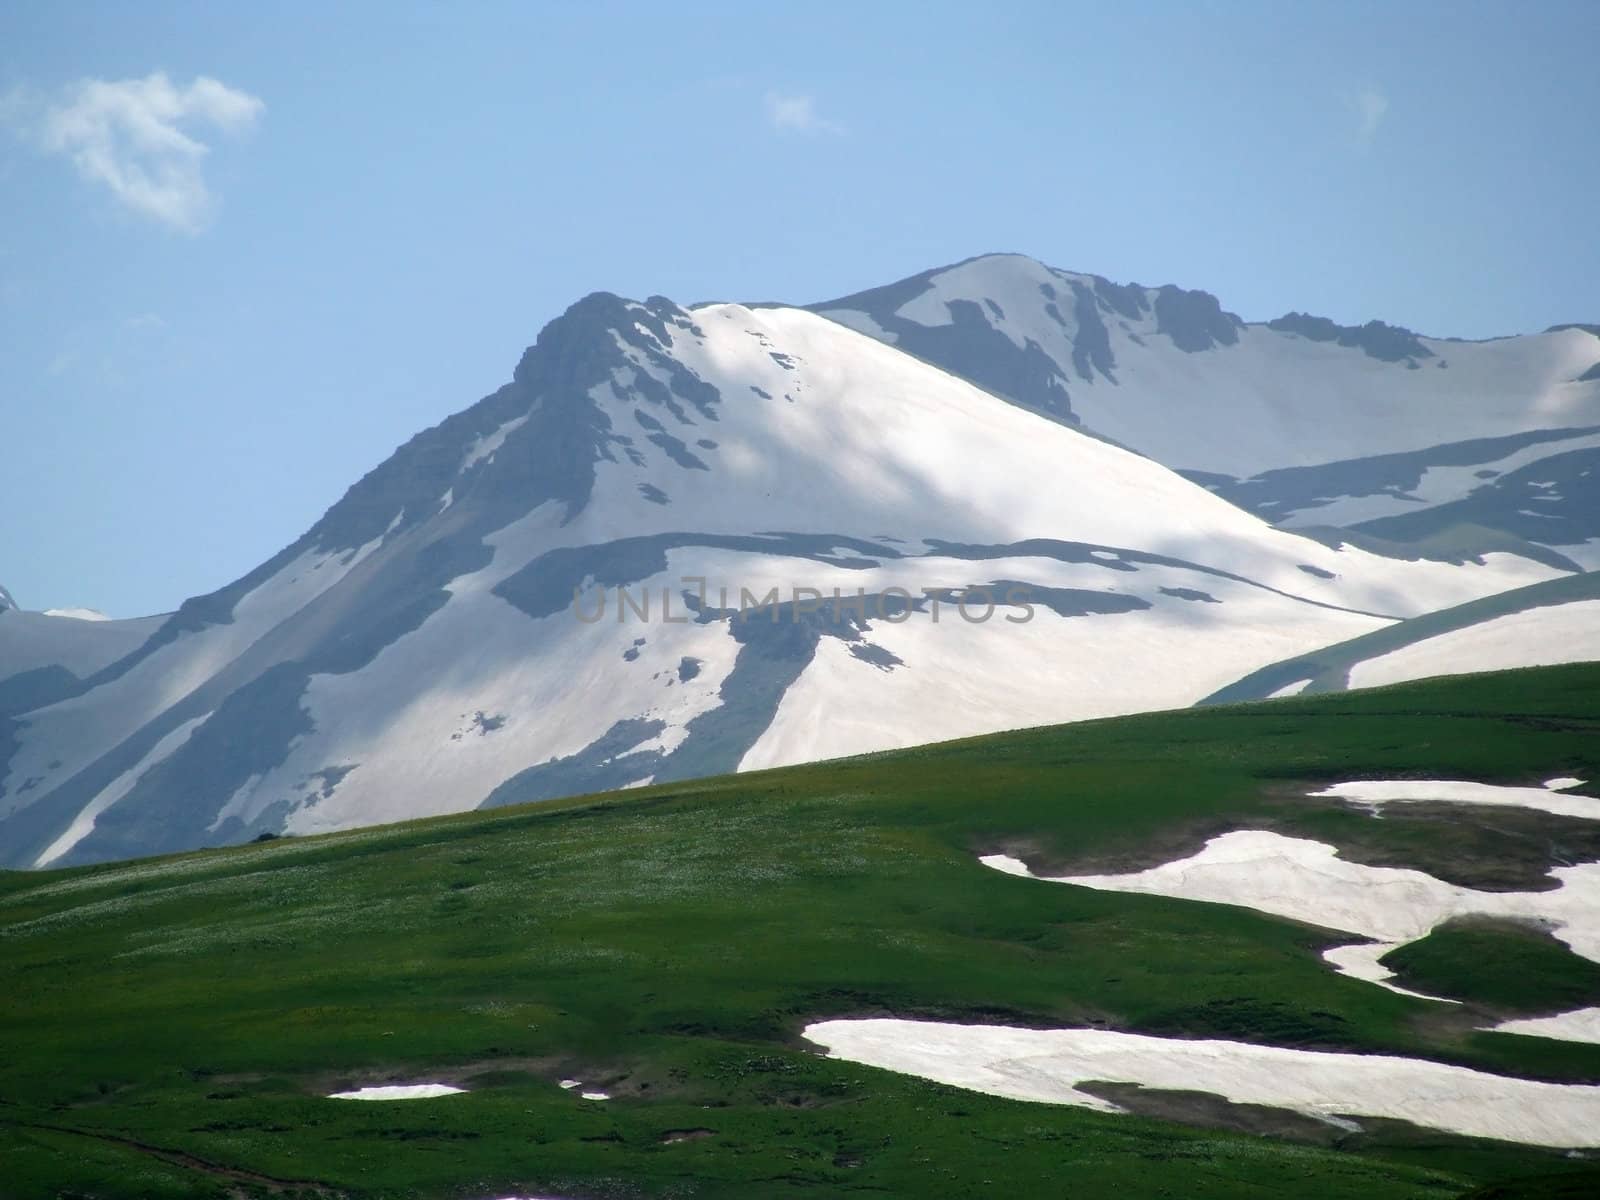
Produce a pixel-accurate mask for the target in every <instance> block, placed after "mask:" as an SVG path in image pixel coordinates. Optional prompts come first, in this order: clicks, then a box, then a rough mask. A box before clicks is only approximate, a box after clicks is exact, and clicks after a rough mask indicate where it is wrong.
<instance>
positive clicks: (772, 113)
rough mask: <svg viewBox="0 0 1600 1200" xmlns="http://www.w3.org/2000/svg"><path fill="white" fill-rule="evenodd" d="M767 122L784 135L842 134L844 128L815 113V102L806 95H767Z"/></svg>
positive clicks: (779, 93)
mask: <svg viewBox="0 0 1600 1200" xmlns="http://www.w3.org/2000/svg"><path fill="white" fill-rule="evenodd" d="M767 120H768V121H770V122H772V127H773V128H774V129H777V130H779V131H781V132H784V133H806V134H816V133H835V134H837V133H843V132H844V127H843V126H842V125H839V124H837V123H835V122H833V121H829V120H826V119H824V118H823V117H822V116H820V115H819V114H818V113H817V103H816V101H815V100H814V99H813V98H812V97H810V96H806V95H798V94H796V95H786V94H784V93H782V92H768V93H767Z"/></svg>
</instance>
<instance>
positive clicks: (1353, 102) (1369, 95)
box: [1347, 85, 1389, 146]
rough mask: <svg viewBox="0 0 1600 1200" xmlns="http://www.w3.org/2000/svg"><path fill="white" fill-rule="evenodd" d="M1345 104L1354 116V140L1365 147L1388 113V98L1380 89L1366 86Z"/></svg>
mask: <svg viewBox="0 0 1600 1200" xmlns="http://www.w3.org/2000/svg"><path fill="white" fill-rule="evenodd" d="M1347 103H1348V104H1349V106H1350V109H1351V111H1352V112H1354V113H1355V115H1356V121H1357V122H1358V124H1357V126H1356V140H1357V141H1358V142H1360V143H1361V144H1362V145H1363V146H1365V145H1367V144H1368V143H1370V142H1371V141H1372V139H1373V138H1374V137H1375V136H1376V135H1377V132H1378V126H1379V125H1381V124H1383V118H1384V117H1385V116H1387V115H1388V112H1389V97H1388V96H1386V95H1384V93H1383V91H1382V89H1380V88H1377V87H1373V86H1371V85H1368V86H1367V87H1364V88H1362V89H1361V90H1360V91H1359V92H1357V93H1356V94H1355V95H1354V96H1351V97H1350V98H1349V99H1348V101H1347Z"/></svg>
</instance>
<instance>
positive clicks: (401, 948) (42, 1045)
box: [0, 665, 1600, 1200]
mask: <svg viewBox="0 0 1600 1200" xmlns="http://www.w3.org/2000/svg"><path fill="white" fill-rule="evenodd" d="M1407 775H1410V776H1416V777H1434V778H1438V777H1460V778H1472V779H1482V780H1488V781H1499V782H1508V783H1536V782H1537V781H1539V780H1542V779H1544V778H1547V777H1549V776H1552V775H1576V776H1579V777H1582V778H1584V779H1586V780H1591V781H1592V780H1596V779H1600V667H1597V666H1593V665H1581V666H1568V667H1555V668H1540V669H1533V670H1524V671H1514V672H1503V673H1498V674H1492V675H1478V676H1464V677H1455V678H1450V679H1443V680H1435V681H1427V682H1422V683H1416V684H1407V685H1402V686H1398V687H1392V688H1385V689H1377V690H1371V691H1362V692H1353V693H1335V694H1330V695H1323V696H1316V697H1309V698H1295V699H1288V700H1279V701H1269V702H1264V703H1257V704H1250V705H1240V706H1234V707H1218V708H1205V709H1195V710H1185V711H1180V712H1171V713H1157V714H1150V715H1141V716H1136V717H1127V718H1118V719H1114V720H1105V721H1094V722H1086V723H1082V724H1076V725H1069V726H1061V727H1054V728H1044V729H1033V730H1025V731H1020V732H1015V733H1007V734H1000V735H996V736H991V737H984V738H977V739H971V740H967V741H962V742H953V743H946V744H941V745H936V746H931V747H924V748H919V749H914V750H908V751H902V752H895V753H888V754H878V755H872V756H866V757H861V758H856V759H848V760H840V761H836V762H829V763H823V764H818V765H813V766H807V767H798V768H789V769H783V770H776V771H766V772H759V773H752V774H748V775H739V776H729V777H722V778H716V779H709V780H705V781H700V782H694V783H688V784H674V785H665V786H660V787H652V788H641V789H636V790H630V791H626V792H623V793H618V794H611V795H605V796H597V797H595V796H592V797H580V798H576V799H573V800H567V801H560V802H554V803H547V804H540V805H533V806H527V807H522V808H511V809H497V810H494V811H491V812H486V813H470V814H466V815H463V816H458V817H447V818H436V819H431V820H425V821H416V822H411V823H407V824H403V825H394V826H386V827H382V828H376V829H367V830H358V831H354V832H350V833H345V834H335V835H329V836H325V837H316V838H283V839H279V840H276V841H270V842H264V843H259V844H252V845H248V846H242V847H237V848H232V849H223V850H214V851H204V852H199V853H192V854H185V855H179V856H173V857H168V858H162V859H152V860H142V861H137V862H131V863H117V864H110V865H105V866H98V867H91V868H77V869H71V870H64V871H46V872H28V873H20V872H7V873H0V1197H4V1198H5V1200H46V1198H49V1200H55V1198H58V1197H79V1198H85V1197H96V1198H108V1200H109V1198H120V1197H129V1198H138V1200H162V1198H168V1197H172V1198H177V1197H195V1198H198V1197H224V1196H277V1197H285V1196H306V1197H312V1196H319V1197H351V1198H356V1197H360V1198H378V1197H419V1198H427V1200H433V1198H438V1200H490V1198H493V1197H503V1196H511V1195H518V1196H548V1197H564V1198H572V1200H589V1198H598V1197H606V1198H611V1197H616V1198H633V1197H637V1198H641V1200H642V1198H647V1197H674V1198H688V1197H705V1198H707V1200H711V1198H724V1197H726V1198H733V1197H737V1198H740V1200H745V1198H757V1200H764V1198H767V1197H773V1198H778V1197H831V1196H861V1197H901V1196H905V1197H946V1196H949V1197H961V1196H971V1197H978V1196H1004V1197H1030V1198H1031V1197H1073V1198H1085V1200H1088V1198H1096V1197H1105V1196H1116V1197H1119V1198H1120V1197H1129V1198H1137V1197H1161V1196H1170V1197H1281V1196H1297V1197H1352V1198H1354V1197H1359V1198H1361V1200H1384V1198H1388V1197H1395V1198H1401V1197H1406V1198H1424V1197H1436V1198H1440V1200H1443V1198H1447V1197H1457V1196H1462V1195H1465V1194H1468V1193H1472V1192H1474V1191H1478V1192H1480V1193H1481V1194H1482V1195H1483V1196H1491V1195H1493V1196H1500V1197H1504V1198H1506V1200H1510V1198H1512V1197H1532V1196H1548V1197H1555V1196H1562V1195H1573V1196H1576V1195H1594V1194H1600V1171H1597V1167H1596V1162H1597V1161H1600V1159H1597V1160H1590V1159H1584V1158H1569V1157H1566V1156H1564V1155H1563V1154H1561V1153H1559V1152H1553V1151H1548V1150H1539V1149H1533V1148H1524V1147H1517V1146H1513V1145H1509V1144H1505V1143H1498V1142H1488V1141H1473V1140H1469V1139H1466V1138H1460V1137H1455V1136H1451V1135H1447V1134H1442V1133H1438V1132H1433V1131H1428V1130H1422V1129H1417V1128H1413V1127H1409V1126H1404V1125H1399V1124H1383V1123H1371V1124H1370V1125H1369V1126H1368V1127H1367V1128H1366V1129H1365V1130H1364V1132H1360V1133H1352V1132H1348V1131H1343V1130H1339V1129H1336V1128H1333V1127H1331V1126H1329V1127H1327V1128H1326V1129H1319V1128H1307V1126H1311V1125H1315V1123H1314V1122H1288V1123H1283V1124H1278V1123H1275V1122H1273V1121H1271V1120H1270V1119H1269V1117H1270V1114H1269V1115H1268V1116H1263V1115H1262V1114H1261V1113H1259V1112H1256V1113H1252V1112H1243V1111H1236V1110H1233V1109H1231V1107H1230V1106H1228V1105H1225V1104H1221V1103H1219V1104H1217V1105H1214V1106H1210V1107H1209V1108H1205V1106H1201V1107H1202V1108H1204V1109H1205V1111H1204V1112H1202V1113H1201V1114H1200V1116H1199V1117H1196V1118H1193V1119H1192V1120H1189V1121H1186V1122H1185V1123H1179V1122H1177V1121H1174V1120H1170V1119H1166V1118H1165V1117H1163V1116H1161V1115H1159V1113H1158V1112H1157V1111H1156V1110H1157V1109H1159V1107H1160V1106H1159V1105H1155V1106H1153V1107H1152V1108H1151V1110H1150V1111H1148V1112H1145V1113H1144V1115H1132V1114H1128V1115H1119V1114H1106V1113H1097V1112H1091V1111H1086V1110H1081V1109H1076V1108H1071V1107H1063V1106H1055V1105H1043V1104H1028V1103H1020V1102H1014V1101H1008V1100H1002V1099H997V1098H993V1097H989V1096H985V1095H980V1094H975V1093H970V1092H965V1091H960V1090H957V1089H953V1088H949V1087H944V1086H940V1085H936V1084H931V1083H927V1082H923V1081H920V1080H917V1079H914V1078H909V1077H903V1076H897V1075H892V1074H889V1073H886V1072H882V1071H877V1070H873V1069H870V1068H865V1067H860V1066H856V1065H853V1064H850V1063H845V1062H839V1061H834V1060H830V1059H826V1058H823V1057H821V1056H820V1055H819V1054H818V1053H817V1052H816V1051H815V1048H814V1047H810V1046H808V1044H807V1043H806V1042H805V1041H804V1039H803V1037H802V1036H801V1030H802V1029H803V1027H804V1026H805V1025H807V1024H808V1023H810V1022H811V1021H814V1020H820V1019H824V1018H829V1017H841V1016H854V1015H889V1014H893V1015H899V1016H924V1017H932V1018H938V1019H943V1020H971V1021H987V1022H1000V1023H1011V1024H1021V1025H1029V1026H1039V1027H1048V1026H1062V1025H1086V1024H1095V1025H1100V1026H1103V1027H1107V1028H1113V1029H1121V1030H1128V1031H1135V1032H1142V1033H1150V1034H1162V1035H1169V1036H1206V1037H1226V1038H1233V1039H1238V1040H1247V1041H1257V1042H1265V1043H1273V1044H1279V1045H1285V1046H1294V1047H1315V1048H1321V1049H1334V1050H1344V1051H1370V1052H1384V1053H1395V1054H1406V1055H1413V1056H1417V1057H1425V1058H1431V1059H1435V1060H1438V1061H1443V1062H1450V1063H1456V1064H1460V1065H1464V1066H1469V1067H1473V1068H1477V1069H1480V1070H1486V1071H1494V1072H1500V1073H1508V1074H1520V1075H1526V1076H1529V1077H1534V1078H1539V1079H1546V1080H1557V1081H1581V1082H1600V1046H1596V1045H1583V1044H1577V1043H1563V1042H1556V1041H1551V1040H1546V1039H1540V1038H1529V1037H1518V1036H1514V1035H1509V1034H1495V1033H1486V1032H1481V1031H1479V1030H1478V1029H1477V1027H1476V1026H1477V1024H1481V1023H1483V1022H1482V1021H1480V1020H1478V1017H1480V1016H1482V1015H1483V1014H1491V1013H1495V1012H1499V1011H1501V1010H1508V1011H1524V1010H1527V1011H1534V1010H1537V1011H1548V1010H1550V1005H1552V1004H1556V1005H1557V1006H1559V1005H1560V1004H1564V1003H1566V1002H1567V1001H1568V1000H1574V999H1576V1000H1578V1001H1580V1002H1582V1003H1595V1002H1596V1001H1595V998H1594V997H1595V996H1596V986H1597V981H1596V979H1595V969H1594V967H1593V964H1588V963H1586V962H1584V960H1578V959H1574V957H1573V956H1572V955H1570V954H1569V953H1567V952H1565V951H1564V949H1563V948H1561V947H1559V946H1555V945H1554V944H1553V943H1549V944H1547V943H1548V939H1546V938H1544V937H1543V935H1540V934H1539V933H1538V932H1537V931H1526V930H1516V929H1510V930H1508V929H1499V928H1476V927H1472V926H1470V925H1466V926H1462V927H1460V928H1457V927H1449V928H1446V929H1443V930H1440V931H1436V933H1435V934H1434V935H1433V936H1432V937H1430V938H1428V939H1426V940H1425V941H1423V942H1419V943H1416V944H1414V945H1413V946H1412V947H1408V948H1407V949H1406V950H1405V951H1403V952H1401V954H1402V956H1403V961H1400V962H1392V963H1390V964H1389V965H1391V966H1392V967H1393V968H1394V969H1396V970H1397V971H1400V972H1401V973H1402V976H1403V979H1402V981H1403V982H1408V985H1409V986H1415V987H1417V988H1418V990H1429V988H1436V989H1439V991H1440V994H1449V995H1452V996H1456V997H1458V998H1460V999H1463V1000H1465V1001H1467V1003H1466V1004H1465V1005H1464V1006H1461V1011H1459V1012H1456V1011H1452V1012H1451V1013H1448V1014H1443V1015H1441V1012H1440V1009H1441V1008H1443V1007H1445V1006H1441V1005H1437V1004H1430V1003H1428V1002H1426V1001H1421V1000H1416V999H1412V998H1409V997H1406V996H1402V995H1398V994H1395V993H1393V992H1389V991H1386V990H1384V989H1382V988H1378V987H1375V986H1373V985H1371V984H1368V983H1363V982H1360V981H1358V980H1354V979H1350V978H1347V977H1344V976H1341V975H1338V974H1336V973H1335V972H1334V971H1332V970H1331V969H1330V968H1329V967H1328V966H1327V965H1326V964H1325V963H1323V962H1322V961H1321V960H1320V958H1319V953H1320V952H1321V950H1322V949H1324V948H1326V947H1328V946H1330V945H1334V944H1338V943H1339V942H1341V941H1348V940H1351V939H1350V938H1349V937H1348V936H1341V935H1337V934H1333V933H1330V932H1328V931H1325V930H1318V929H1314V928H1310V927H1307V926H1303V925H1298V924H1295V923H1292V922H1288V921H1283V920H1279V919H1275V918H1272V917H1268V916H1265V915H1261V914H1258V913H1254V912H1251V911H1247V910H1244V909H1238V908H1230V907H1224V906H1218V905H1207V904H1198V903H1192V902H1186V901H1176V900H1167V899H1162V898H1158V897H1150V896H1139V895H1128V894H1114V893H1105V892H1095V891H1090V890H1086V889H1082V888H1076V887H1069V886H1060V885H1051V884H1044V883H1039V882H1036V881H1031V880H1026V879H1019V878H1015V877H1012V876H1008V875H1004V874H1001V873H999V872H996V871H992V870H989V869H988V868H986V867H984V866H982V865H981V864H979V863H978V861H977V856H978V855H980V854H985V853H993V852H1000V851H1004V852H1008V853H1013V854H1017V855H1019V856H1021V857H1023V858H1025V859H1027V860H1028V861H1029V862H1030V864H1032V865H1034V866H1035V867H1036V868H1037V869H1039V870H1061V869H1075V868H1076V869H1083V870H1121V869H1137V868H1139V867H1142V866H1149V865H1154V864H1155V863H1158V862H1162V861H1166V860H1168V859H1170V858H1173V857H1176V856H1179V855H1182V854H1186V853H1190V852H1192V851H1193V850H1195V849H1197V848H1198V847H1199V846H1200V845H1201V844H1202V843H1203V841H1204V840H1205V838H1207V837H1209V836H1212V835H1214V834H1216V833H1219V832H1223V831H1225V830H1227V829H1233V828H1272V829H1277V830H1280V831H1283V832H1286V833H1294V834H1296V835H1298V836H1306V837H1316V838H1319V839H1320V840H1324V841H1329V842H1332V843H1333V844H1335V845H1337V846H1339V847H1340V849H1341V852H1343V853H1345V854H1347V855H1348V856H1350V857H1352V858H1355V859H1357V860H1359V861H1363V862H1372V863H1376V864H1383V865H1405V866H1414V867H1417V868H1419V869H1423V870H1430V871H1433V872H1434V873H1436V874H1439V875H1440V876H1441V877H1443V878H1452V879H1453V880H1454V881H1456V882H1462V883H1465V884H1469V885H1474V886H1501V887H1513V886H1524V885H1526V884H1528V883H1529V881H1536V880H1537V879H1538V878H1539V877H1540V876H1541V875H1542V874H1543V872H1544V871H1545V870H1546V869H1547V868H1548V867H1549V866H1550V865H1552V864H1553V863H1555V862H1558V861H1568V858H1566V857H1562V856H1563V855H1570V854H1571V853H1572V852H1573V849H1574V847H1577V848H1579V849H1581V850H1588V849H1591V848H1592V849H1593V850H1594V851H1595V852H1594V854H1593V857H1600V845H1595V844H1594V843H1593V838H1594V836H1595V835H1594V831H1592V830H1587V829H1584V828H1582V827H1581V826H1582V823H1581V822H1576V821H1572V820H1568V819H1562V818H1555V817H1549V818H1546V817H1545V816H1544V815H1543V814H1530V813H1516V814H1511V815H1509V816H1507V815H1506V814H1504V813H1500V814H1496V815H1495V817H1494V819H1492V820H1491V819H1489V818H1486V817H1483V816H1482V815H1481V814H1473V813H1464V812H1461V811H1459V810H1457V809H1456V808H1455V807H1454V806H1417V809H1416V811H1405V812H1402V811H1398V809H1396V810H1392V811H1391V812H1390V813H1388V814H1386V816H1385V818H1384V820H1382V821H1374V820H1372V819H1371V818H1370V817H1369V816H1367V815H1366V814H1364V813H1361V812H1359V811H1355V810H1351V809H1348V808H1345V807H1342V806H1340V805H1338V804H1336V803H1333V802H1328V801H1320V800H1311V799H1308V798H1306V793H1307V792H1308V791H1310V790H1313V789H1315V788H1316V787H1317V786H1319V785H1321V784H1323V783H1327V782H1331V781H1335V780H1342V779H1353V778H1361V777H1364V776H1365V777H1394V776H1407ZM1588 790H1591V791H1592V790H1593V789H1592V786H1591V787H1590V788H1589V789H1588ZM1406 807H1407V809H1408V810H1409V808H1410V806H1406ZM1497 822H1500V823H1497ZM1506 822H1509V824H1507V823H1506ZM1585 839H1589V840H1587V841H1586V840H1585ZM1412 981H1414V982H1412ZM1451 1007H1452V1009H1454V1007H1455V1006H1451ZM563 1079H579V1080H582V1081H583V1088H584V1089H599V1090H604V1091H606V1092H607V1093H609V1094H610V1096H611V1097H612V1098H611V1099H610V1100H607V1101H592V1100H584V1099H582V1098H581V1097H580V1095H579V1094H578V1091H579V1089H563V1088H562V1087H561V1086H559V1085H560V1081H561V1080H563ZM425 1081H442V1082H449V1083H454V1084H456V1085H457V1086H461V1087H465V1088H468V1089H469V1091H468V1093H467V1094H465V1095H455V1096H448V1097H443V1098H439V1099H432V1100H419V1101H407V1102H395V1103H356V1102H351V1101H340V1100H332V1099H327V1098H325V1097H326V1094H327V1093H329V1092H332V1091H336V1090H343V1089H346V1088H350V1087H357V1086H362V1085H366V1084H377V1083H386V1082H425ZM1158 1099H1159V1098H1158ZM1141 1111H1143V1110H1141ZM1521 1180H1526V1181H1527V1182H1526V1183H1521V1182H1517V1181H1521Z"/></svg>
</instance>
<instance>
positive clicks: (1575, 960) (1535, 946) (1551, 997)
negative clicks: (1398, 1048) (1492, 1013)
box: [1380, 920, 1600, 1017]
mask: <svg viewBox="0 0 1600 1200" xmlns="http://www.w3.org/2000/svg"><path fill="white" fill-rule="evenodd" d="M1380 961H1381V962H1382V963H1383V965H1384V966H1386V967H1388V968H1389V970H1391V971H1393V972H1394V973H1395V976H1396V979H1395V982H1396V983H1398V984H1400V985H1401V986H1403V987H1408V988H1411V989H1412V990H1414V991H1419V992H1422V993H1423V994H1424V995H1428V996H1448V997H1451V998H1453V999H1456V1000H1470V1001H1475V1002H1477V1003H1479V1004H1481V1005H1484V1006H1486V1007H1490V1008H1493V1009H1495V1010H1496V1011H1497V1012H1503V1013H1504V1014H1505V1015H1507V1016H1517V1017H1521V1016H1538V1015H1543V1014H1547V1013H1559V1012H1570V1011H1572V1010H1573V1009H1577V1008H1588V1007H1590V1006H1591V1005H1595V1004H1600V963H1595V962H1590V961H1589V960H1588V959H1587V958H1582V957H1580V956H1579V955H1576V954H1574V953H1573V952H1572V951H1571V950H1568V949H1567V948H1566V946H1564V945H1562V944H1561V943H1560V942H1559V941H1557V940H1556V939H1555V938H1554V937H1552V936H1551V935H1550V934H1548V933H1546V932H1544V931H1543V930H1541V929H1537V928H1534V927H1530V926H1528V925H1526V924H1520V923H1517V922H1511V921H1489V920H1468V921H1451V922H1449V923H1447V924H1445V925H1441V926H1439V927H1438V928H1437V929H1435V930H1434V931H1433V932H1432V933H1431V934H1429V935H1428V936H1427V937H1425V938H1421V939H1419V940H1418V941H1415V942H1412V943H1410V944H1409V945H1406V946H1401V947H1400V948H1399V949H1398V950H1392V951H1390V952H1389V953H1388V954H1386V955H1384V956H1383V958H1382V959H1381V960H1380Z"/></svg>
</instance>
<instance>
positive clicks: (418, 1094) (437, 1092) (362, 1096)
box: [328, 1083, 467, 1100]
mask: <svg viewBox="0 0 1600 1200" xmlns="http://www.w3.org/2000/svg"><path fill="white" fill-rule="evenodd" d="M466 1090H467V1089H466V1088H458V1087H451V1086H450V1085H449V1084H448V1083H393V1084H386V1085H384V1086H382V1087H364V1088H357V1089H356V1090H355V1091H353V1092H333V1093H330V1094H329V1096H328V1099H330V1100H430V1099H432V1098H433V1097H434V1096H459V1095H461V1094H462V1093H463V1092H465V1091H466Z"/></svg>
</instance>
